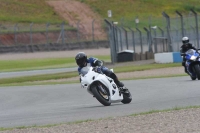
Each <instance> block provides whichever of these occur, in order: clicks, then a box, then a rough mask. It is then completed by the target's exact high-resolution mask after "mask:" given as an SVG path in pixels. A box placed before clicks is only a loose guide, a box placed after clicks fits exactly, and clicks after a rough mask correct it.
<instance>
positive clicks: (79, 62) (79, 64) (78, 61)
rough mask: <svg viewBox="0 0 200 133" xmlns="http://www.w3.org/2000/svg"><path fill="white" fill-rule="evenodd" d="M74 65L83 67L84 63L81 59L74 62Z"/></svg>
mask: <svg viewBox="0 0 200 133" xmlns="http://www.w3.org/2000/svg"><path fill="white" fill-rule="evenodd" d="M76 63H77V65H78V66H80V67H84V66H85V63H86V62H85V60H83V59H78V60H76Z"/></svg>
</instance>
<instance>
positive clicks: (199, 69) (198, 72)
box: [194, 64, 200, 80]
mask: <svg viewBox="0 0 200 133" xmlns="http://www.w3.org/2000/svg"><path fill="white" fill-rule="evenodd" d="M194 69H195V73H196V75H197V78H198V80H200V66H199V64H196V65H195V66H194Z"/></svg>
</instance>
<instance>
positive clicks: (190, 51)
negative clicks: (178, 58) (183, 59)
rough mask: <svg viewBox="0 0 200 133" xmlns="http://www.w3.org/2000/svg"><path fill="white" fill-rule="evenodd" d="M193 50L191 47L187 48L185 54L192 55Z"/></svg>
mask: <svg viewBox="0 0 200 133" xmlns="http://www.w3.org/2000/svg"><path fill="white" fill-rule="evenodd" d="M194 52H195V51H194V50H193V49H189V50H188V51H187V52H186V54H190V55H194Z"/></svg>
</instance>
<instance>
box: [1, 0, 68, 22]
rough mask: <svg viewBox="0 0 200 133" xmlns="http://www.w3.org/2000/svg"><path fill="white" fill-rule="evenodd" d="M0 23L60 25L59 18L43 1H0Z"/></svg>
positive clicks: (60, 19) (60, 20)
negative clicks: (48, 23)
mask: <svg viewBox="0 0 200 133" xmlns="http://www.w3.org/2000/svg"><path fill="white" fill-rule="evenodd" d="M0 7H1V8H0V22H13V23H31V22H34V23H47V22H50V23H52V24H55V23H61V22H62V21H64V20H63V18H61V17H60V16H59V15H58V14H56V12H55V11H54V10H53V8H52V7H50V6H49V5H48V4H47V3H46V2H45V0H1V2H0Z"/></svg>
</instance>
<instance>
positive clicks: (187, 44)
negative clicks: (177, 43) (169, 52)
mask: <svg viewBox="0 0 200 133" xmlns="http://www.w3.org/2000/svg"><path fill="white" fill-rule="evenodd" d="M182 43H183V44H182V46H181V50H180V53H181V54H182V53H185V52H187V51H188V50H189V49H194V50H196V51H197V49H196V48H195V47H194V46H193V45H192V44H191V43H190V42H189V38H188V37H187V36H185V37H183V38H182ZM185 62H186V59H185V56H183V61H182V66H183V67H184V69H185V73H187V68H186V66H185Z"/></svg>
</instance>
